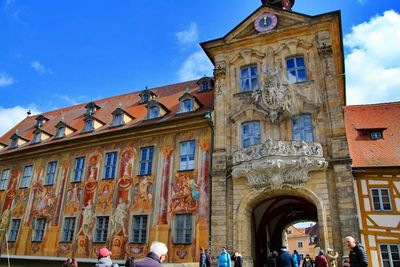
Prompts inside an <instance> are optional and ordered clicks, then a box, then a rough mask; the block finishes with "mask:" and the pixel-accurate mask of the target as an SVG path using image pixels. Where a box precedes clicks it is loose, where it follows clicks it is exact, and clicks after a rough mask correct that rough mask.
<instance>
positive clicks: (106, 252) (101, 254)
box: [98, 248, 111, 258]
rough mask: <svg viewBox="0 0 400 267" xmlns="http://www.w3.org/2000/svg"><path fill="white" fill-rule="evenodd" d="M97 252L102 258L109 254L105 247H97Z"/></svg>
mask: <svg viewBox="0 0 400 267" xmlns="http://www.w3.org/2000/svg"><path fill="white" fill-rule="evenodd" d="M98 254H99V257H100V258H104V257H108V256H111V251H109V250H108V249H107V248H101V249H99V251H98Z"/></svg>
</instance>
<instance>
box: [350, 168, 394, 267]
mask: <svg viewBox="0 0 400 267" xmlns="http://www.w3.org/2000/svg"><path fill="white" fill-rule="evenodd" d="M399 177H400V174H399V172H398V171H389V172H388V171H387V170H384V169H382V170H379V169H375V170H373V171H367V172H366V173H365V174H361V175H356V176H355V179H356V188H357V192H358V206H359V211H360V213H359V214H360V228H361V240H360V241H361V243H362V245H363V246H364V247H365V249H366V251H367V254H368V257H369V262H370V264H371V266H377V267H380V266H384V265H383V262H382V256H381V252H382V251H381V247H380V246H381V245H398V244H400V230H399V229H400V193H399V192H400V182H399ZM372 189H388V190H389V194H390V203H391V209H390V210H376V209H375V208H374V205H373V199H372V193H371V190H372ZM397 255H398V252H397Z"/></svg>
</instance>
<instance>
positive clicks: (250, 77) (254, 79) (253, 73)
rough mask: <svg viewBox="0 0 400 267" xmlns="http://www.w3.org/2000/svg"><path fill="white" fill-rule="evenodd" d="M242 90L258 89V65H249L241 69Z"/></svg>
mask: <svg viewBox="0 0 400 267" xmlns="http://www.w3.org/2000/svg"><path fill="white" fill-rule="evenodd" d="M240 81H241V87H240V92H249V91H255V90H258V74H257V66H255V65H254V66H248V67H244V68H241V69H240Z"/></svg>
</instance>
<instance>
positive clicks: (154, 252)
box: [62, 236, 368, 267]
mask: <svg viewBox="0 0 400 267" xmlns="http://www.w3.org/2000/svg"><path fill="white" fill-rule="evenodd" d="M345 244H346V246H347V248H348V249H349V251H350V252H349V257H348V260H347V259H346V260H345V261H344V262H343V264H342V266H344V267H349V266H350V267H368V256H367V254H366V252H365V250H364V248H363V246H361V245H360V244H358V243H357V242H356V241H355V239H354V238H353V237H351V236H348V237H346V238H345ZM167 253H168V248H167V246H166V245H165V244H164V243H162V242H153V243H152V244H151V246H150V249H149V253H148V254H147V255H146V257H144V258H141V259H137V260H135V259H134V258H128V259H127V260H126V262H125V265H124V266H126V267H161V266H163V265H162V262H163V261H164V260H165V259H166V256H167ZM97 255H98V261H97V263H96V264H95V267H118V264H116V263H113V262H112V260H111V255H112V253H111V251H109V250H108V249H107V248H105V247H104V248H101V249H99V250H98V252H97ZM337 259H338V253H337V252H336V253H335V252H334V251H333V250H332V249H327V253H326V254H325V253H324V251H323V250H320V251H319V253H318V255H317V256H316V257H315V259H314V260H313V259H312V258H311V257H310V255H309V254H307V255H306V256H305V257H304V258H303V259H301V256H300V255H299V253H298V252H297V251H296V250H294V251H293V253H292V254H290V253H289V251H288V249H287V247H285V246H283V247H282V248H281V251H280V253H278V252H277V251H276V250H274V251H272V252H271V255H270V256H269V257H268V259H267V262H266V265H267V267H337V266H338V264H337ZM232 265H233V266H232ZM62 266H63V267H78V262H77V260H76V259H75V258H68V259H67V260H66V261H65V262H64V263H63V265H62ZM210 266H218V267H242V266H243V257H242V255H241V254H240V253H239V252H234V253H233V255H232V256H231V255H230V254H229V252H228V251H227V250H226V248H225V247H222V251H221V253H220V254H219V255H218V257H217V259H216V260H214V262H213V259H212V257H211V251H210V250H206V249H204V248H203V247H201V248H200V255H199V267H210Z"/></svg>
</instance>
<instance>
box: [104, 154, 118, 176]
mask: <svg viewBox="0 0 400 267" xmlns="http://www.w3.org/2000/svg"><path fill="white" fill-rule="evenodd" d="M116 167H117V152H116V151H115V152H108V153H106V164H105V166H104V169H105V171H104V179H114V178H115V169H116Z"/></svg>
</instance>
